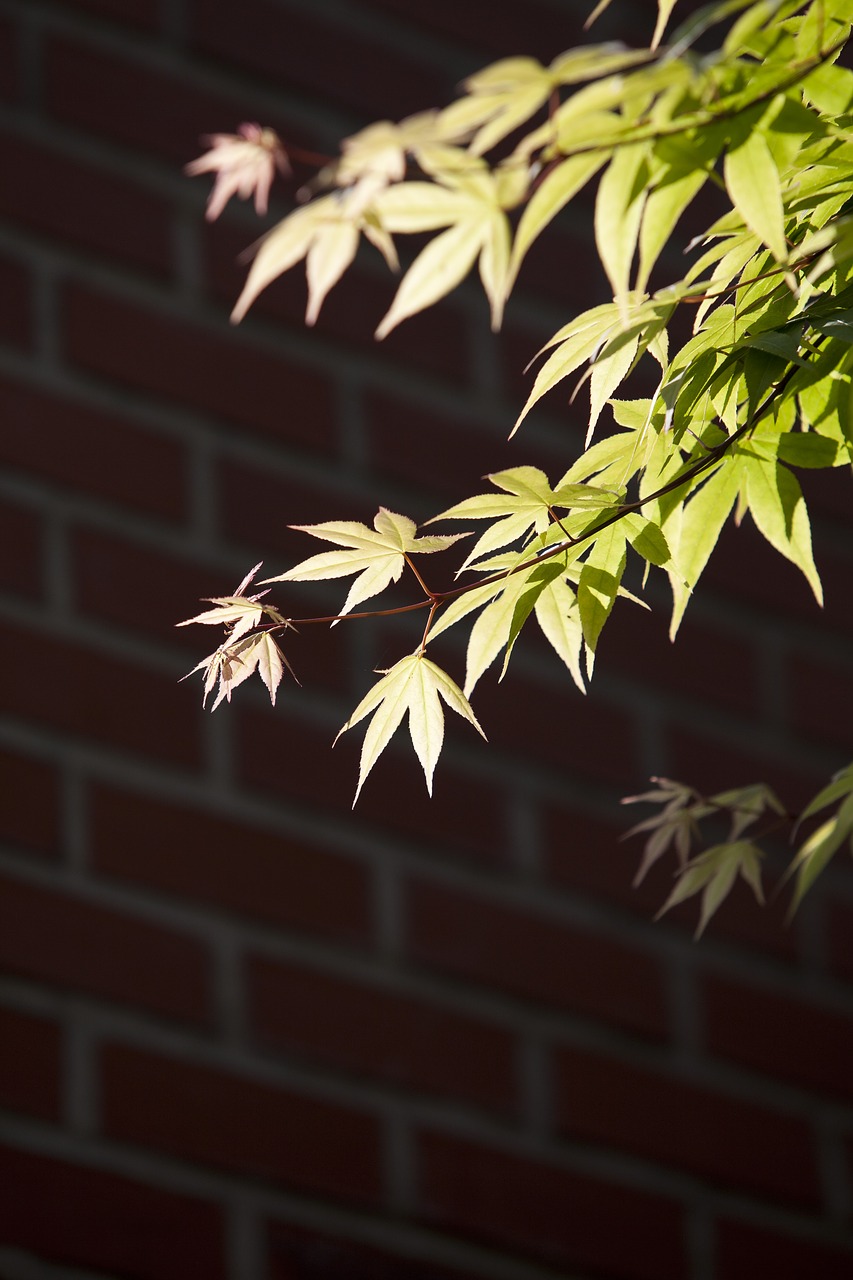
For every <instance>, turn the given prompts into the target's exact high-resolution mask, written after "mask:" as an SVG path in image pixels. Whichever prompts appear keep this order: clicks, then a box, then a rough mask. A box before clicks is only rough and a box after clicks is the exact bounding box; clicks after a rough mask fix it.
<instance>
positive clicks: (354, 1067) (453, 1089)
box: [248, 956, 515, 1111]
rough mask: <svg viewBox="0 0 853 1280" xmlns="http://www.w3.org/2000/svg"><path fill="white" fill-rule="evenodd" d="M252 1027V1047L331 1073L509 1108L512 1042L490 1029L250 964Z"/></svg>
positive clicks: (280, 967) (285, 969) (382, 994)
mask: <svg viewBox="0 0 853 1280" xmlns="http://www.w3.org/2000/svg"><path fill="white" fill-rule="evenodd" d="M248 981H249V1008H250V1011H251V1023H252V1026H253V1027H254V1031H255V1036H256V1038H257V1041H258V1043H259V1044H260V1045H262V1046H265V1047H267V1048H271V1049H273V1050H276V1051H279V1052H282V1053H288V1054H294V1055H296V1056H304V1057H306V1058H308V1059H309V1060H311V1061H317V1062H321V1063H324V1064H326V1065H327V1066H329V1067H331V1068H332V1069H333V1070H343V1071H349V1072H354V1073H356V1074H359V1075H365V1076H375V1077H378V1078H379V1079H382V1080H385V1081H386V1082H388V1083H389V1084H391V1085H397V1086H402V1087H404V1088H409V1089H415V1090H417V1091H419V1092H423V1093H438V1094H442V1095H444V1096H446V1097H453V1098H459V1099H461V1100H463V1101H468V1102H470V1103H473V1104H474V1105H475V1106H485V1107H488V1108H490V1109H492V1110H498V1111H510V1110H512V1108H513V1103H514V1094H515V1085H514V1078H513V1077H514V1065H515V1063H514V1054H515V1044H514V1040H513V1037H512V1036H511V1035H510V1034H509V1033H508V1032H506V1031H504V1030H502V1029H501V1028H499V1027H497V1026H494V1025H493V1024H490V1023H487V1022H483V1021H481V1020H480V1019H475V1018H471V1017H467V1016H465V1015H464V1014H460V1013H456V1012H454V1011H453V1010H450V1009H442V1008H440V1007H439V1006H438V1005H436V1004H434V1003H431V1002H427V1001H425V1000H420V999H417V998H415V997H412V996H408V995H405V994H402V993H400V992H396V991H389V990H383V989H382V988H380V987H377V986H367V985H365V984H363V983H357V982H354V981H348V980H346V979H343V978H338V977H335V976H333V975H331V974H327V973H321V972H318V971H316V970H310V969H306V968H305V967H304V966H301V965H296V964H285V963H277V962H276V961H273V960H268V959H265V958H263V957H260V956H254V957H251V958H250V960H249V969H248Z"/></svg>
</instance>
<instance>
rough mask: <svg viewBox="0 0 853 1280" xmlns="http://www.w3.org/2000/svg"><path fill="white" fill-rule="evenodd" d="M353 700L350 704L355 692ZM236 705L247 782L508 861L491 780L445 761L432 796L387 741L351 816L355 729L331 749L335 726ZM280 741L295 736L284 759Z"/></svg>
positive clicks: (406, 757)
mask: <svg viewBox="0 0 853 1280" xmlns="http://www.w3.org/2000/svg"><path fill="white" fill-rule="evenodd" d="M339 629H340V628H336V630H339ZM333 634H334V633H333ZM351 701H352V705H355V698H353V699H352V700H351ZM234 712H235V730H236V735H237V737H236V743H237V745H236V750H235V756H236V759H237V762H238V768H239V770H240V779H241V782H242V783H243V784H244V785H246V786H247V787H249V788H251V789H252V790H260V791H264V792H267V793H271V794H273V795H276V796H278V797H281V796H287V797H289V798H290V799H291V800H293V801H294V803H296V804H298V805H300V806H302V807H304V808H308V809H311V810H317V809H320V810H322V812H324V813H325V814H328V813H329V812H336V813H338V814H340V815H341V816H342V817H343V816H345V817H346V821H347V823H355V824H356V827H357V828H360V829H364V828H365V827H366V828H367V829H368V830H372V831H375V830H381V831H384V832H386V833H387V832H389V831H391V832H395V833H398V834H402V835H404V836H406V837H407V838H408V839H414V840H415V841H416V842H417V843H418V844H420V845H424V846H426V847H428V848H433V849H436V848H437V849H440V850H441V852H442V853H444V854H446V855H449V856H452V857H460V856H461V857H464V858H473V859H474V860H476V861H478V862H479V861H483V862H487V863H492V864H494V863H495V862H500V863H505V862H506V861H507V857H508V846H507V833H506V823H505V822H504V821H503V797H502V796H501V794H500V793H499V792H498V791H497V790H496V789H495V788H494V787H493V786H490V785H489V784H487V783H484V782H482V781H480V780H479V779H478V778H473V777H468V776H467V775H466V776H463V775H461V774H459V773H457V772H455V771H454V770H453V769H452V768H451V767H450V765H449V763H448V762H447V761H443V762H440V763H439V767H438V770H437V771H436V778H435V786H434V789H433V796H432V798H431V799H430V797H429V796H428V795H427V792H426V788H425V787H424V783H423V776H422V775H421V773H420V768H419V766H418V763H417V760H416V759H415V756H414V754H413V753H412V750H411V746H410V745H409V746H405V747H403V748H402V751H398V750H395V749H394V746H393V745H392V746H391V747H390V748H389V749H388V750H387V751H386V752H385V753H384V755H383V757H382V759H381V760H380V762H379V764H378V765H377V766H376V768H375V769H374V771H373V773H372V774H371V776H370V778H369V779H368V781H367V783H366V784H365V787H364V790H363V792H362V793H361V795H360V796H359V798H358V803H357V804H356V806H355V809H354V810H353V811H352V815H351V816H350V811H351V806H352V802H353V796H354V794H355V787H356V782H357V779H358V757H359V752H360V750H361V747H360V741H359V736H358V734H356V735H353V734H347V735H346V736H345V737H344V738H343V739H342V740H341V741H340V742H338V743H337V745H336V746H335V748H334V750H332V740H333V738H334V733H333V732H331V731H330V730H323V729H318V728H317V727H316V726H315V725H313V724H311V723H309V722H308V721H306V720H302V719H301V717H297V716H296V715H295V714H294V715H291V716H290V717H289V723H288V724H286V725H285V724H283V723H282V722H281V720H279V721H278V722H274V721H273V719H272V717H271V716H270V715H269V714H268V713H267V711H266V709H264V711H263V712H256V711H254V710H252V709H250V708H248V707H246V706H243V707H235V708H234ZM342 719H343V717H342ZM472 732H473V731H472ZM285 742H291V743H293V742H295V743H297V744H298V750H296V751H291V752H290V753H289V754H288V756H287V758H286V760H284V759H283V757H282V750H283V749H284V747H283V744H284V743H285ZM472 813H476V815H477V821H476V822H471V821H467V820H463V817H462V815H470V814H472Z"/></svg>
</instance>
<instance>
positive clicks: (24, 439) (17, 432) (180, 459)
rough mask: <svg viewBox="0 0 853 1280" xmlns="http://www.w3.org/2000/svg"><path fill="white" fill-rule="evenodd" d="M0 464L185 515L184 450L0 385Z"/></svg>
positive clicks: (2, 381) (168, 514)
mask: <svg viewBox="0 0 853 1280" xmlns="http://www.w3.org/2000/svg"><path fill="white" fill-rule="evenodd" d="M0 414H2V417H3V420H4V421H5V422H8V423H14V430H11V429H10V430H7V431H4V432H3V433H2V437H0V464H2V465H3V466H4V467H5V468H7V469H9V470H15V471H22V472H24V473H25V474H28V475H34V476H37V477H39V478H41V479H44V480H46V481H48V482H50V483H52V484H58V485H61V486H62V487H63V488H68V489H71V490H77V491H79V492H81V493H86V494H91V495H93V496H94V497H97V498H104V499H106V500H107V501H109V502H116V503H119V504H121V506H122V507H129V508H131V509H132V510H134V511H144V512H147V513H149V514H150V515H153V516H160V517H163V518H165V519H169V520H180V519H181V518H182V517H183V515H184V512H185V509H186V493H187V485H188V468H187V459H186V453H185V450H184V449H183V448H182V446H181V445H179V444H177V443H175V442H174V441H172V440H170V439H168V438H167V437H166V436H161V435H159V434H155V433H154V432H151V431H147V430H145V428H144V427H140V426H138V425H136V424H135V423H132V422H129V421H128V420H127V419H126V418H123V417H121V416H120V415H119V414H117V413H112V412H110V413H104V412H103V411H101V410H99V409H96V408H94V407H93V406H91V405H87V404H84V403H82V402H80V401H79V400H71V399H63V398H61V397H59V396H52V395H48V394H46V393H45V392H42V391H40V390H37V389H35V388H34V387H28V386H26V385H24V384H22V383H17V382H13V381H11V380H9V379H7V378H0Z"/></svg>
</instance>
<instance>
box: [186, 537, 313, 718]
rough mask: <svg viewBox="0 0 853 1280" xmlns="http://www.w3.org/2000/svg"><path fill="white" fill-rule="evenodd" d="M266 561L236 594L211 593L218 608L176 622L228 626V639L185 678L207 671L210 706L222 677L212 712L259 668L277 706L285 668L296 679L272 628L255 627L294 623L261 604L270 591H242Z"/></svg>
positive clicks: (204, 703) (209, 600) (247, 576)
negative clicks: (265, 621)
mask: <svg viewBox="0 0 853 1280" xmlns="http://www.w3.org/2000/svg"><path fill="white" fill-rule="evenodd" d="M262 563H263V561H259V562H258V564H256V565H255V566H254V568H253V569H250V570H249V572H248V573H247V574H246V576H245V578H244V579H243V581H242V582H241V583H240V585H239V586H238V587H237V588H236V590H235V592H234V594H233V595H232V596H208V597H207V600H208V602H209V603H210V604H213V605H215V606H216V607H215V608H214V609H206V610H205V612H204V613H199V614H197V615H196V616H195V617H194V618H187V619H185V621H183V622H179V623H177V624H176V625H177V626H179V627H188V626H189V625H190V623H191V622H200V623H201V624H202V625H203V626H214V625H216V624H222V625H223V626H224V627H225V629H226V632H227V640H226V642H225V643H224V644H221V645H220V646H219V648H218V649H215V650H214V651H213V653H211V654H208V656H207V657H206V658H203V659H202V661H201V662H199V663H198V664H197V665H196V666H194V667H193V669H192V671H188V672H187V674H186V675H185V676H182V677H181V679H182V680H186V679H188V677H189V676H191V675H195V673H196V671H204V673H205V678H204V698H203V700H202V706H206V704H207V699H208V696H209V694H210V692H211V690H212V689H213V686H214V685H215V684H216V681H217V679H218V680H219V691H218V693H217V695H216V701H215V702H214V704H213V706H212V708H211V710H212V711H215V710H216V708H217V707H218V706H219V704H220V702H221V701H222V699H223V698H226V699H227V700H228V701H229V702H230V701H231V694H232V692H233V690H234V689H236V688H237V686H238V685H240V684H242V683H243V681H244V680H248V678H249V676H251V675H252V674H253V673H254V672H255V671H256V670H257V671H258V673H259V675H260V677H261V679H262V680H263V682H264V684H265V685H266V687H267V690H268V692H269V695H270V701H271V702H272V704H273V706H275V695H276V690H277V688H278V686H279V684H280V683H281V678H282V675H283V673H284V668H285V667H287V669H288V671H289V672H290V674H291V675H292V676H293V678H294V680H296V676H295V674H294V671H293V668H292V667H291V665H290V663H289V662H288V661H287V658H286V657H285V656H284V654H283V653H282V651H281V649H280V648H279V646H278V644H277V642H276V641H275V639H274V638H273V637H272V636H271V635H270V634H269V632H268V631H255V630H254V628H255V627H256V626H257V625H258V623H259V622H261V621H262V619H264V618H265V617H266V618H268V619H269V620H270V622H272V623H274V624H275V625H276V626H283V627H291V626H292V624H291V623H290V622H289V621H288V620H287V618H285V617H283V616H282V615H281V614H280V613H279V611H278V610H277V609H275V608H273V606H272V605H263V604H259V603H258V601H259V600H260V599H261V598H262V597H263V596H265V595H268V594H269V592H267V591H261V592H258V594H257V595H253V596H245V595H243V594H242V593H243V592H244V591H245V590H246V588H247V587H248V586H249V584H250V583H251V581H252V579H253V578H254V576H255V574H256V573H257V572H258V570H259V569H260V567H261V564H262ZM296 683H297V684H298V683H299V681H298V680H297V681H296Z"/></svg>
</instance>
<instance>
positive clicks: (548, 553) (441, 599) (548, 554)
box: [265, 364, 797, 650]
mask: <svg viewBox="0 0 853 1280" xmlns="http://www.w3.org/2000/svg"><path fill="white" fill-rule="evenodd" d="M796 371H797V366H796V365H793V364H792V365H791V366H790V368H789V369H787V370H786V372H785V373H784V374H783V376H782V377H781V378H780V379H779V381H778V382H777V383H776V385H775V386H774V387H773V388H772V389H771V391H770V392H769V394H768V395H767V397H766V399H765V400H763V401H762V403H761V404H760V405H759V406H758V407H757V408H756V409H755V411H754V412H753V413H752V414H751V415H750V416H749V418H748V419H747V420H746V422H744V423H743V425H742V426H740V427H738V428H737V430H736V431H733V432H732V434H731V435H730V436H727V437H726V438H725V440H722V441H721V442H720V443H719V444H718V445H713V446H711V447H710V448H709V447H707V446H705V445H703V448H706V449H707V452H706V453H705V454H704V455H703V457H701V458H696V459H695V460H694V461H693V462H691V463H687V464H686V469H685V470H684V471H682V473H681V474H680V475H678V476H675V477H674V478H673V479H672V480H669V481H668V482H667V483H666V484H664V485H662V486H661V487H660V488H659V489H656V490H655V491H654V492H653V493H649V494H646V496H645V497H642V498H637V499H635V501H633V502H623V503H620V504H619V506H618V507H616V508H615V510H613V511H611V512H610V514H609V515H607V516H605V517H604V518H603V519H602V520H599V521H598V522H597V523H595V524H593V525H591V526H590V527H589V528H587V529H584V530H583V532H582V533H579V534H574V535H573V534H570V533H567V532H566V529H565V526H564V525H563V524H562V523H561V521H560V520H558V519H556V517H554V519H555V523H556V524H558V525H559V526H560V528H561V529H562V530H563V533H564V534H565V535H566V536H565V538H564V539H562V540H561V541H560V542H557V543H555V544H554V546H552V547H544V548H543V549H542V550H540V551H538V552H536V553H535V554H534V555H532V556H529V557H528V558H527V559H525V560H522V561H521V563H520V564H517V565H514V566H513V568H511V569H499V570H497V571H496V572H495V573H492V574H489V575H488V576H487V577H485V578H478V579H477V581H476V582H468V583H465V584H463V585H462V586H460V587H451V588H450V589H449V590H447V591H430V590H429V588H428V587H427V586H426V584H425V583H424V581H423V578H422V577H421V575H420V574H419V573H418V572H417V570H416V569H415V566H414V565H413V564H412V563H411V561H410V560H409V557H408V556H405V559H406V562H407V563H408V564H409V565H410V567H411V569H412V571H413V572H414V574H415V576H416V578H417V579H418V582H419V583H420V585H421V586H422V587H423V589H424V592H425V593H426V598H425V599H423V600H418V601H416V602H415V603H413V604H403V605H396V606H394V607H393V608H390V609H370V610H366V611H364V612H361V613H343V614H340V613H339V614H331V615H327V616H325V617H317V618H289V619H288V621H287V622H286V623H284V624H280V623H279V624H275V625H273V626H270V627H268V628H265V630H268V631H270V632H272V631H281V630H284V628H285V627H286V626H288V625H289V626H297V625H298V626H308V625H310V624H311V623H317V622H328V623H332V622H347V621H350V620H353V621H355V620H356V619H363V618H390V617H393V616H395V615H396V614H401V613H414V612H415V611H417V610H418V609H426V608H428V607H429V608H430V615H429V618H428V619H427V625H426V628H425V630H424V636H423V640H422V641H421V650H423V646H424V645H425V644H426V640H427V635H428V633H429V628H430V626H431V624H432V619H433V616H434V614H435V613H436V611H437V610H438V609H439V608H440V607H441V606H442V605H444V604H446V603H447V602H448V601H449V600H455V599H456V598H457V597H458V596H464V595H467V594H468V592H469V591H476V590H478V589H479V588H480V587H487V586H490V585H491V584H492V583H496V582H503V581H504V580H505V579H507V578H511V577H513V576H514V575H515V574H517V573H523V572H524V570H525V569H531V568H533V566H534V565H537V564H543V563H544V562H545V561H546V560H552V559H553V558H554V556H558V555H562V553H563V552H565V551H569V550H570V549H571V548H572V547H576V546H578V544H579V543H581V542H586V541H588V540H589V539H590V538H594V537H595V536H596V534H599V533H601V532H602V531H603V530H604V529H607V528H609V527H610V526H611V525H613V524H616V523H618V521H619V520H622V519H624V517H625V516H627V515H631V514H633V513H634V512H637V511H642V509H643V507H644V506H646V505H647V504H648V503H650V502H656V501H657V499H658V498H663V497H665V496H666V495H667V494H669V493H673V492H674V491H675V490H676V489H680V488H681V487H682V486H683V485H685V484H689V483H690V482H691V480H695V479H696V477H697V476H700V475H701V474H702V472H703V471H707V470H708V468H709V467H712V466H713V465H714V464H715V463H717V462H718V461H719V460H720V459H721V458H723V457H724V456H725V454H726V453H727V452H728V451H729V450H730V449H731V447H732V445H734V444H737V443H738V441H740V440H742V439H743V438H744V436H746V435H748V434H749V432H750V431H753V430H754V429H755V428H756V427H757V426H758V424H759V422H761V421H762V419H763V418H764V416H765V414H766V413H767V411H768V410H769V409H770V408H772V406H773V404H774V403H775V401H776V399H777V398H778V397H779V396H780V395H781V394H782V392H783V391H784V390H785V388H786V387H787V385H788V383H789V382H790V381H791V378H792V377H793V376H794V374H795V373H796ZM700 443H701V442H700ZM552 514H553V513H552Z"/></svg>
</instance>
